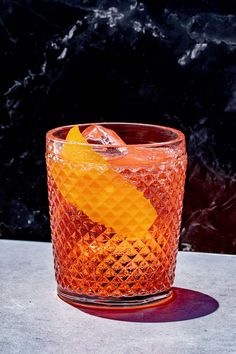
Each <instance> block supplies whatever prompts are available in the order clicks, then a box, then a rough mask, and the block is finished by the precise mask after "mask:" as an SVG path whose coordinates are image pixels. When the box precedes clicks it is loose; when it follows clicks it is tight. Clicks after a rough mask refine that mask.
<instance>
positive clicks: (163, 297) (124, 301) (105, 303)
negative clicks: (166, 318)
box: [57, 286, 174, 310]
mask: <svg viewBox="0 0 236 354" xmlns="http://www.w3.org/2000/svg"><path fill="white" fill-rule="evenodd" d="M57 294H58V296H59V297H60V299H62V300H63V301H65V302H67V303H69V304H71V305H73V306H76V307H82V308H94V309H95V308H97V309H120V310H122V309H139V308H147V307H153V306H158V305H163V304H166V303H168V302H170V301H171V300H173V297H174V295H173V292H172V290H171V289H170V290H169V291H166V292H163V293H155V294H150V295H143V296H134V297H129V296H123V297H102V296H96V297H95V296H86V295H78V294H75V293H73V292H71V291H68V290H64V289H62V288H61V287H59V286H58V288H57Z"/></svg>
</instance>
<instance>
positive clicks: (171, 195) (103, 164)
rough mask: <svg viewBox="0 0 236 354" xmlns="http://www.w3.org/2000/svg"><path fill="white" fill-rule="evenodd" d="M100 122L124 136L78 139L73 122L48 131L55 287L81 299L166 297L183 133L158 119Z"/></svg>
mask: <svg viewBox="0 0 236 354" xmlns="http://www.w3.org/2000/svg"><path fill="white" fill-rule="evenodd" d="M99 125H100V126H102V127H104V128H108V129H112V130H113V131H114V132H115V133H116V134H118V135H119V137H120V138H121V139H122V140H123V141H124V143H123V144H115V145H114V144H113V145H103V144H101V143H100V142H98V143H90V144H89V143H84V142H78V141H73V140H70V139H68V137H67V136H68V132H69V131H70V129H71V128H72V127H73V126H64V127H59V128H56V129H53V130H50V131H49V132H48V133H47V136H46V162H47V175H48V195H49V210H50V223H51V233H52V246H53V255H54V267H55V275H56V281H57V291H58V295H59V297H60V298H61V299H63V300H65V301H67V302H69V303H71V304H73V305H77V306H81V307H104V308H134V307H142V306H150V305H153V304H154V303H155V304H156V303H163V301H167V300H169V299H170V298H171V297H172V290H171V288H172V285H173V281H174V274H175V266H176V256H177V251H178V240H179V232H180V224H181V214H182V202H183V194H184V182H185V171H186V163H187V157H186V150H185V138H184V135H183V134H182V133H181V132H180V131H178V130H175V129H172V128H167V127H162V126H157V125H148V124H135V123H101V124H100V123H99ZM89 126H90V124H81V125H79V126H77V127H78V128H79V130H80V132H81V133H83V131H84V130H85V129H86V128H88V127H89ZM88 141H89V140H88Z"/></svg>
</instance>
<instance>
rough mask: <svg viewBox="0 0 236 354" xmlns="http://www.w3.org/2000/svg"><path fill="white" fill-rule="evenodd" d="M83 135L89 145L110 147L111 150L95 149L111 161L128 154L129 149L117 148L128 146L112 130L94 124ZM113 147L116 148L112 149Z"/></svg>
mask: <svg viewBox="0 0 236 354" xmlns="http://www.w3.org/2000/svg"><path fill="white" fill-rule="evenodd" d="M82 134H83V136H84V137H85V139H86V140H87V142H88V143H89V144H92V145H93V144H95V145H106V146H109V148H104V150H102V149H101V148H99V149H96V148H95V147H94V149H95V150H97V152H99V153H101V154H102V155H103V157H105V158H108V159H111V158H115V157H117V156H120V155H125V154H127V148H125V147H124V148H122V147H117V145H118V146H126V144H125V142H124V141H123V140H122V139H121V138H120V137H119V135H118V134H116V132H114V130H112V129H108V128H105V127H103V126H101V125H95V124H94V125H90V126H89V127H88V128H86V129H85V130H84V131H83V132H82ZM113 145H114V148H113V147H112V146H113ZM115 145H116V146H115Z"/></svg>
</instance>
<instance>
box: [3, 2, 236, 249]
mask: <svg viewBox="0 0 236 354" xmlns="http://www.w3.org/2000/svg"><path fill="white" fill-rule="evenodd" d="M154 3H155V4H154ZM0 43H1V44H0V78H1V85H0V116H1V120H0V127H1V132H0V150H1V151H0V156H1V159H2V161H1V167H2V168H1V174H0V185H1V190H0V237H5V238H16V239H21V238H24V239H25V238H26V239H34V240H49V239H50V231H49V217H48V206H47V191H46V170H45V162H44V149H45V133H46V131H47V130H48V129H50V128H52V127H55V126H60V125H65V124H71V123H76V122H77V123H79V122H89V121H97V122H99V121H131V122H135V121H136V122H149V123H155V124H163V125H168V126H172V127H175V128H179V129H181V130H182V131H183V132H184V133H185V134H186V139H187V149H188V155H189V164H188V174H187V181H186V195H185V203H184V213H183V223H182V232H181V242H180V248H181V249H185V250H197V251H212V252H226V253H236V237H235V227H236V166H235V161H236V160H235V150H236V147H235V133H234V131H235V128H236V123H235V122H236V120H235V113H236V64H235V63H236V16H235V2H234V1H233V0H232V1H229V0H226V1H224V2H222V1H218V0H209V1H206V0H198V1H186V0H182V1H174V0H172V1H171V0H169V1H168V0H167V1H158V2H157V1H156V2H153V1H143V2H136V1H134V0H127V1H105V0H104V1H95V0H91V1H89V0H88V1H86V0H84V1H73V0H64V1H63V0H54V1H47V0H44V1H42V0H40V1H32V0H31V1H30V0H27V1H26V0H21V1H12V0H8V1H2V2H1V3H0Z"/></svg>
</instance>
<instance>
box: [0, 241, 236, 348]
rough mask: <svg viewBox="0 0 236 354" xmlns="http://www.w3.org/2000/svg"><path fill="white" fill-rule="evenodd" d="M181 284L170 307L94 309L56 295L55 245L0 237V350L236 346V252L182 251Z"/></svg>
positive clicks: (179, 272)
mask: <svg viewBox="0 0 236 354" xmlns="http://www.w3.org/2000/svg"><path fill="white" fill-rule="evenodd" d="M175 286H176V287H179V288H183V289H189V290H183V289H177V290H176V294H177V298H176V300H174V301H173V302H172V303H171V304H169V305H165V307H164V306H162V308H160V307H159V308H154V309H148V310H139V311H134V312H133V313H132V314H127V313H122V312H121V313H118V314H117V312H116V313H115V314H114V312H113V313H112V312H107V313H106V315H105V314H104V311H103V312H100V313H99V315H100V316H107V317H110V318H111V317H112V316H113V317H114V316H115V317H116V318H118V319H116V320H114V319H108V318H102V317H98V316H94V315H91V314H88V313H85V312H82V311H80V310H78V309H76V308H74V307H72V306H70V305H68V304H66V303H64V302H62V301H61V300H59V299H58V298H57V296H56V290H55V289H56V283H55V280H54V274H53V264H52V255H51V244H49V243H39V242H25V241H7V240H1V241H0V289H1V292H0V353H4V354H5V353H6V354H10V353H22V354H28V353H32V354H37V353H43V354H47V353H63V354H64V353H66V354H67V353H68V354H74V353H79V354H84V353H91V354H93V353H96V354H97V353H98V354H99V353H102V354H106V353H107V354H113V353H114V354H123V353H124V354H126V353H128V354H139V353H157V354H159V353H160V354H162V353H163V354H169V353H174V354H175V353H181V354H185V353H187V354H188V353H190V354H191V353H197V354H199V353H200V354H201V353H236V332H235V331H236V305H235V303H236V301H235V290H236V256H228V255H212V254H200V253H179V256H178V264H177V274H176V281H175ZM190 290H191V291H190ZM199 292H201V293H204V294H206V295H208V296H206V295H203V294H199ZM181 297H182V299H181ZM210 297H212V298H214V299H215V300H214V299H212V298H210ZM181 300H182V301H181ZM216 301H217V302H218V303H219V307H218V309H216V308H217V302H216ZM214 310H215V311H214ZM203 315H205V316H203ZM197 316H201V317H197Z"/></svg>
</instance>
